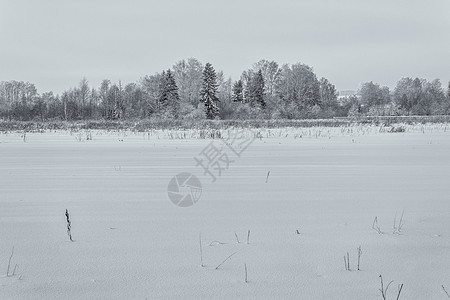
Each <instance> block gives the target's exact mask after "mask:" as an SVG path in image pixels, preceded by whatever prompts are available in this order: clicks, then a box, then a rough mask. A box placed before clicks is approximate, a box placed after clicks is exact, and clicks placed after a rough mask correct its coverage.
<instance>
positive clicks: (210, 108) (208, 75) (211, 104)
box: [200, 63, 219, 119]
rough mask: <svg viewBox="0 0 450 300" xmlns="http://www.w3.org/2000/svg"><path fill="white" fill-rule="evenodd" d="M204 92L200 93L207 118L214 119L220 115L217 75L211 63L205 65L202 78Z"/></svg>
mask: <svg viewBox="0 0 450 300" xmlns="http://www.w3.org/2000/svg"><path fill="white" fill-rule="evenodd" d="M202 81H203V84H202V90H201V91H200V96H201V100H200V101H201V102H203V104H204V105H205V113H206V118H208V119H214V118H215V117H216V116H217V115H218V114H219V107H218V105H217V104H218V102H219V98H218V97H217V95H216V94H217V88H218V86H217V75H216V71H215V70H214V68H213V66H212V65H211V64H210V63H207V64H206V65H205V68H204V69H203V76H202Z"/></svg>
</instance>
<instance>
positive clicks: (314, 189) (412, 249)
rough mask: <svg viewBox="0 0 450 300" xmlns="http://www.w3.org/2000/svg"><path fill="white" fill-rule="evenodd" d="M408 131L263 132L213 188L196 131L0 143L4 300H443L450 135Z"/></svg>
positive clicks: (6, 138)
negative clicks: (176, 183)
mask: <svg viewBox="0 0 450 300" xmlns="http://www.w3.org/2000/svg"><path fill="white" fill-rule="evenodd" d="M405 128H406V132H401V133H388V132H386V130H385V129H383V128H380V127H375V126H355V127H351V128H304V129H292V128H282V129H272V130H261V131H260V132H259V134H258V136H259V137H260V138H258V139H256V140H255V141H254V142H253V143H252V144H251V145H250V146H249V147H248V148H247V149H246V150H245V151H244V152H243V153H242V155H241V157H236V156H233V155H232V154H229V156H230V159H232V160H234V162H232V163H231V164H230V165H229V168H228V169H226V170H223V171H222V174H221V176H218V177H217V180H216V181H215V182H211V180H210V177H209V176H208V175H204V172H203V169H202V168H201V167H199V166H196V162H195V160H194V157H198V156H199V155H200V153H201V152H202V150H204V149H206V147H207V146H208V145H210V143H211V142H213V144H214V145H216V146H220V145H221V144H222V143H221V141H220V140H217V139H215V140H210V139H206V140H205V139H197V138H190V137H195V136H196V132H192V131H187V132H184V134H183V132H181V131H179V132H176V131H152V132H150V133H146V134H144V133H132V132H105V131H92V132H90V133H89V132H84V131H83V132H79V133H70V132H46V133H28V134H27V135H26V137H25V141H24V139H23V137H22V136H21V133H1V134H0V299H162V298H168V299H173V298H179V299H186V298H195V299H198V298H204V299H213V298H219V299H220V298H222V299H232V298H252V299H382V296H381V292H380V291H379V289H380V278H379V275H380V274H381V275H382V276H383V280H384V285H385V287H386V286H387V284H388V283H389V282H390V281H391V280H394V282H393V283H392V284H391V285H390V287H389V289H388V291H387V297H386V299H396V297H397V294H398V286H399V285H400V284H404V285H403V289H402V292H401V295H400V299H446V298H447V295H446V294H445V292H444V290H443V288H442V285H444V286H445V287H446V289H447V291H449V292H450V130H447V126H446V125H441V124H428V125H415V126H407V125H405ZM224 134H226V133H224ZM89 135H91V136H92V140H90V139H89V140H86V137H88V136H89ZM185 138H186V139H185ZM269 171H270V175H269V177H268V179H267V174H268V172H269ZM180 172H190V173H192V174H194V175H196V176H197V177H198V178H199V179H200V180H201V182H202V186H203V191H202V196H201V198H200V200H199V201H198V203H196V204H195V205H193V206H191V207H187V208H180V207H177V206H175V205H174V204H173V203H172V202H171V201H170V200H169V198H168V194H167V187H168V183H169V181H170V179H171V178H172V177H173V176H174V175H176V174H178V173H180ZM266 179H267V183H266ZM66 209H68V211H69V213H70V219H71V222H72V235H73V239H74V242H70V240H69V238H68V236H67V233H66V219H65V216H64V212H65V210H66ZM402 212H404V213H403V218H402V228H401V230H400V231H399V232H398V231H397V232H396V233H393V232H394V229H393V226H394V220H395V221H396V224H397V227H398V224H399V222H400V219H401V216H402ZM375 217H377V220H378V226H379V227H380V229H381V231H382V232H383V233H382V234H379V233H378V232H377V231H376V230H374V229H372V226H373V222H374V218H375ZM248 230H250V238H249V243H248V244H247V234H248ZM297 231H298V233H299V234H298V233H297ZM200 233H201V241H202V251H203V263H204V267H201V266H200V264H201V262H200V246H199V234H200ZM236 235H237V237H238V238H239V240H240V243H237V242H236ZM359 246H361V249H362V256H361V259H360V271H358V270H357V248H358V247H359ZM13 247H14V253H13V256H12V258H11V263H10V271H9V276H6V273H7V267H8V261H9V259H10V256H11V250H12V248H13ZM347 252H348V253H349V257H350V269H351V271H346V270H345V268H344V256H346V255H347ZM233 253H235V254H234V255H233V256H232V257H231V258H230V259H229V260H226V261H225V262H224V263H223V264H222V265H221V266H220V268H218V269H216V267H217V266H218V265H219V264H220V263H221V262H222V261H224V260H225V259H226V258H227V257H228V256H229V255H231V254H233ZM244 264H246V265H247V269H248V282H247V283H246V282H245V271H244ZM16 265H17V266H16ZM14 267H15V268H16V270H15V272H14V275H12V273H13V269H14Z"/></svg>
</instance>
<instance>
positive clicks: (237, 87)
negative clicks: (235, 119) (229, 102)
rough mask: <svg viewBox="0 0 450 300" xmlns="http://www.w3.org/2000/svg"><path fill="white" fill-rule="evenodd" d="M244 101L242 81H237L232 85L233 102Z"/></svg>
mask: <svg viewBox="0 0 450 300" xmlns="http://www.w3.org/2000/svg"><path fill="white" fill-rule="evenodd" d="M242 101H244V86H243V84H242V80H238V81H236V82H235V83H234V84H233V102H242Z"/></svg>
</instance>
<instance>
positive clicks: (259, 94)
mask: <svg viewBox="0 0 450 300" xmlns="http://www.w3.org/2000/svg"><path fill="white" fill-rule="evenodd" d="M264 87H265V84H264V77H263V75H262V72H261V70H259V71H258V72H257V73H256V74H255V76H253V78H252V83H251V86H250V96H251V97H252V101H251V102H250V103H251V104H252V105H255V104H256V103H257V104H259V105H260V106H261V107H262V108H264V107H266V101H265V100H264Z"/></svg>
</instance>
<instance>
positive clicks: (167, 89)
mask: <svg viewBox="0 0 450 300" xmlns="http://www.w3.org/2000/svg"><path fill="white" fill-rule="evenodd" d="M159 93H160V94H159V99H158V102H159V103H158V104H159V105H158V109H159V112H160V113H161V114H162V115H166V116H171V117H174V118H177V116H178V110H179V105H180V103H179V101H180V96H179V95H178V86H177V84H176V82H175V77H174V76H173V73H172V71H171V70H170V69H169V70H167V72H164V71H163V72H162V75H161V81H160V84H159Z"/></svg>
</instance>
